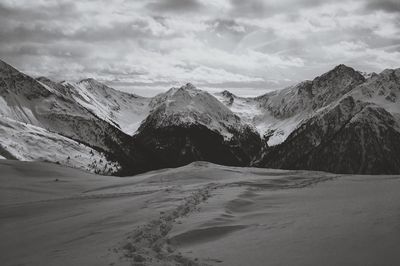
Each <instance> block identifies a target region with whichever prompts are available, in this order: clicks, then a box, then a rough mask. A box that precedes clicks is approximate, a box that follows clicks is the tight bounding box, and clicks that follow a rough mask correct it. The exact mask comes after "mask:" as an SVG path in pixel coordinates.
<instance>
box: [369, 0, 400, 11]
mask: <svg viewBox="0 0 400 266" xmlns="http://www.w3.org/2000/svg"><path fill="white" fill-rule="evenodd" d="M366 7H367V9H368V10H370V11H371V10H383V11H386V12H390V13H392V12H400V1H398V0H373V1H369V2H368V3H367V5H366Z"/></svg>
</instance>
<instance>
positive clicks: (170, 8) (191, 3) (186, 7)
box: [147, 0, 204, 13]
mask: <svg viewBox="0 0 400 266" xmlns="http://www.w3.org/2000/svg"><path fill="white" fill-rule="evenodd" d="M147 8H148V9H150V10H152V11H157V12H173V13H175V12H196V11H200V10H202V9H203V8H204V6H203V5H202V4H201V2H200V1H197V0H169V1H165V0H157V1H155V2H151V3H149V4H147Z"/></svg>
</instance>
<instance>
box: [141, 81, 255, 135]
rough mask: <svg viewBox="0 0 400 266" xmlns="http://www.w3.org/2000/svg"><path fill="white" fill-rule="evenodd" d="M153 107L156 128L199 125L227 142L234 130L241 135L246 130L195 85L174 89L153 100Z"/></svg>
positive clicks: (236, 119) (218, 103)
mask: <svg viewBox="0 0 400 266" xmlns="http://www.w3.org/2000/svg"><path fill="white" fill-rule="evenodd" d="M150 106H151V107H152V112H151V117H150V118H149V121H152V123H153V124H154V126H155V127H168V126H172V125H187V126H190V125H196V124H199V125H203V126H206V127H207V128H209V129H211V130H213V131H218V132H219V133H221V134H222V135H223V136H224V137H225V138H226V139H229V138H230V137H232V134H230V133H229V132H230V131H231V129H234V130H236V131H240V130H242V128H243V127H244V124H243V123H242V121H241V119H240V118H239V117H238V116H237V115H236V114H234V113H233V112H232V111H231V110H230V109H229V108H228V107H227V106H225V105H224V104H223V103H221V102H220V101H219V100H217V98H215V97H214V96H213V95H211V94H210V93H208V92H206V91H203V90H199V89H197V88H195V87H194V86H193V85H185V86H182V87H180V88H171V89H170V90H168V91H167V92H165V93H162V94H159V95H157V96H156V97H154V98H153V99H152V100H151V102H150ZM247 127H248V126H247ZM139 130H140V129H139Z"/></svg>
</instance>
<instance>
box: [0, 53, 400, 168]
mask: <svg viewBox="0 0 400 266" xmlns="http://www.w3.org/2000/svg"><path fill="white" fill-rule="evenodd" d="M399 98H400V69H395V70H385V71H383V72H382V73H380V74H375V73H372V74H369V75H365V74H364V73H360V72H358V71H356V70H354V69H352V68H350V67H347V66H345V65H339V66H337V67H336V68H334V69H333V70H331V71H329V72H327V73H325V74H323V75H321V76H319V77H317V78H315V79H314V80H311V81H304V82H301V83H299V84H297V85H294V86H291V87H288V88H286V89H283V90H279V91H274V92H270V93H267V94H264V95H261V96H259V97H252V98H246V97H239V96H236V95H234V94H232V93H230V92H229V91H223V92H221V93H217V94H215V95H212V94H210V93H208V92H206V91H202V90H199V89H197V88H195V87H194V86H193V85H191V84H186V85H185V86H182V87H180V88H171V89H170V90H168V91H166V92H165V93H161V94H159V95H157V96H155V97H152V98H145V97H141V96H138V95H134V94H129V93H124V92H121V91H118V90H115V89H113V88H110V87H108V86H106V85H104V84H102V83H100V82H98V81H96V80H94V79H85V80H82V81H80V82H77V83H72V82H61V83H58V82H53V81H51V80H49V79H47V78H44V77H40V78H36V79H35V78H32V77H29V76H28V75H25V74H23V73H21V72H20V71H18V70H16V69H15V68H13V67H11V66H10V65H8V64H6V63H5V62H3V61H0V156H1V157H4V158H7V159H17V160H26V161H30V160H32V161H49V162H55V163H59V164H62V165H66V166H70V167H76V168H81V169H84V170H87V171H91V172H96V173H101V174H115V175H131V174H136V173H140V172H144V171H148V170H153V169H159V168H165V167H177V166H181V165H184V164H187V163H190V162H193V161H197V160H204V161H210V162H213V163H217V164H223V165H235V166H249V165H253V166H259V167H272V168H285V169H310V170H324V171H330V172H335V173H376V174H383V173H397V174H398V173H400V159H399V158H400V100H399ZM1 157H0V158H1Z"/></svg>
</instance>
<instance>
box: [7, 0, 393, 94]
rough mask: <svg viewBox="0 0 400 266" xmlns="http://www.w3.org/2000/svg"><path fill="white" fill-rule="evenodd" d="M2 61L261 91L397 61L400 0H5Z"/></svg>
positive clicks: (69, 72)
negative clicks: (341, 69) (343, 68)
mask: <svg viewBox="0 0 400 266" xmlns="http://www.w3.org/2000/svg"><path fill="white" fill-rule="evenodd" d="M0 58H1V59H2V60H5V61H6V62H8V63H10V64H11V65H13V66H15V67H17V68H18V69H20V70H22V71H24V72H25V73H27V74H31V75H34V76H41V75H43V76H47V77H50V78H52V79H54V80H58V81H61V80H69V81H77V80H79V79H82V78H87V77H93V78H96V79H98V80H101V81H103V82H106V83H107V84H109V85H111V86H113V87H116V88H119V89H122V90H126V91H133V92H136V93H139V94H143V95H152V94H155V93H158V92H160V91H162V90H165V89H168V88H169V87H171V86H177V85H179V84H183V83H186V82H192V83H193V84H195V85H196V86H198V87H200V88H203V89H208V90H212V91H216V90H222V89H229V90H231V91H233V92H235V93H238V94H241V95H259V94H262V93H264V92H266V91H268V90H272V89H277V88H282V87H285V86H288V85H290V84H294V83H296V82H298V81H301V80H304V79H312V78H313V77H315V76H317V75H319V74H321V73H323V72H325V71H327V70H329V69H331V68H333V67H334V66H335V65H338V64H340V63H344V64H347V65H349V66H352V67H354V68H356V69H359V70H362V71H366V72H371V71H375V72H380V71H382V70H383V69H385V68H398V67H400V1H399V0H353V1H338V0H325V1H318V0H132V1H128V0H125V1H124V0H115V1H111V0H88V1H75V0H60V1H57V0H35V1H32V0H1V1H0Z"/></svg>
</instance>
